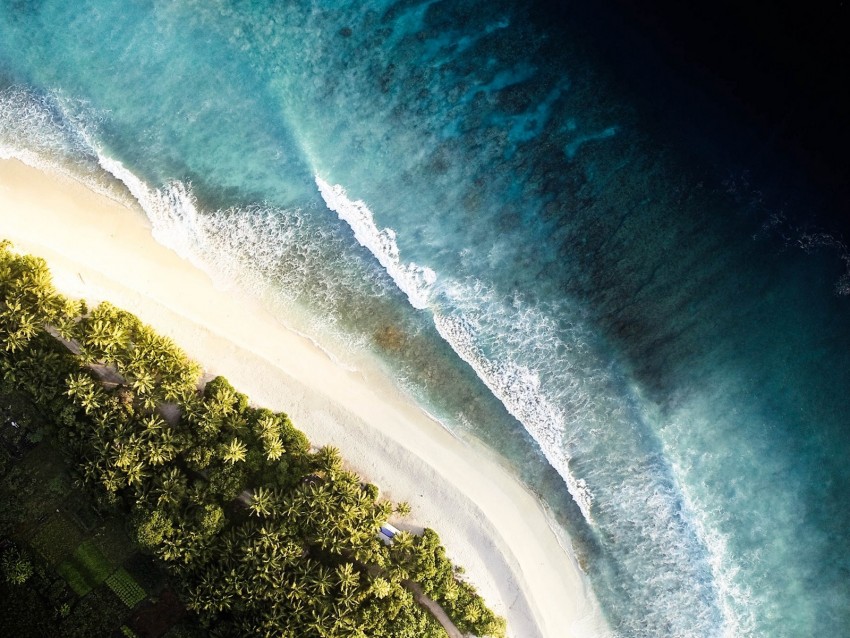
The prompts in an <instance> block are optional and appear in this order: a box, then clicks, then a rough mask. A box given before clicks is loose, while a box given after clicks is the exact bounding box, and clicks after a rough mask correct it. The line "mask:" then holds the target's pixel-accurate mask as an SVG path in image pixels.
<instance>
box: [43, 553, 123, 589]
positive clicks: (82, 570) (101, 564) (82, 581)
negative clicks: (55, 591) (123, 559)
mask: <svg viewBox="0 0 850 638" xmlns="http://www.w3.org/2000/svg"><path fill="white" fill-rule="evenodd" d="M114 569H115V568H114V566H113V565H112V563H110V562H109V561H108V560H107V559H106V557H105V556H104V555H103V553H102V552H101V551H100V550H99V549H98V548H97V546H96V545H95V544H94V542H93V541H91V540H87V541H84V542H82V543H80V545H79V546H78V547H77V549H76V550H75V551H74V554H73V555H72V556H71V557H70V558H69V559H68V560H66V561H65V562H63V563H62V564H61V565H59V567H57V568H56V571H58V572H59V574H60V575H61V576H62V578H64V579H65V580H66V581H67V582H68V584H69V585H70V586H71V589H73V590H74V591H75V592H77V594H78V595H79V596H85V595H86V594H88V593H89V592H90V591H91V590H92V589H94V588H95V587H97V586H98V585H100V584H101V583H102V582H103V581H105V580H106V579H107V577H109V575H110V574H111V573H112V572H113V571H114Z"/></svg>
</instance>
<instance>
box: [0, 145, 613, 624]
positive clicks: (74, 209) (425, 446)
mask: <svg viewBox="0 0 850 638" xmlns="http://www.w3.org/2000/svg"><path fill="white" fill-rule="evenodd" d="M0 238H6V239H10V240H12V241H13V242H14V244H15V247H16V248H17V249H18V250H20V251H22V252H28V253H32V254H34V255H38V256H41V257H44V258H45V259H46V260H47V262H48V263H49V265H50V267H51V269H52V271H53V275H54V281H55V283H56V285H57V287H58V288H59V289H60V290H62V291H63V292H64V293H66V294H68V295H69V296H73V297H78V298H85V299H86V300H88V301H89V302H96V301H101V300H109V301H111V302H112V303H114V304H115V305H117V306H119V307H122V308H125V309H127V310H129V311H131V312H133V313H134V314H136V315H137V316H138V317H139V318H141V319H142V320H143V321H145V322H146V323H149V324H150V325H152V326H153V327H154V328H155V329H156V330H157V331H159V332H160V333H162V334H166V335H168V336H170V337H171V338H173V339H174V340H175V341H176V342H177V343H178V344H179V345H180V346H181V347H182V348H183V349H184V350H186V352H188V354H189V355H190V356H191V357H192V358H194V359H196V360H197V361H199V362H200V363H201V364H202V365H203V366H205V369H206V370H207V371H208V372H209V373H212V374H223V375H225V376H226V377H227V378H228V379H229V380H230V381H231V382H232V383H233V385H234V386H236V388H237V389H238V390H240V391H242V392H244V393H246V394H247V395H249V396H250V397H251V399H252V400H253V401H254V402H255V403H256V404H257V405H261V406H266V407H269V408H271V409H274V410H280V411H285V412H287V413H288V414H289V415H290V416H291V417H292V420H293V422H294V423H295V424H296V426H297V427H299V428H300V429H302V430H303V431H304V432H305V433H306V434H307V435H308V436H309V438H310V440H311V441H312V442H313V443H314V444H316V445H323V444H326V443H330V444H333V445H336V446H337V447H339V448H340V449H341V450H342V453H343V456H344V457H345V458H346V460H347V462H348V464H349V465H350V467H351V468H352V469H354V470H356V471H357V472H358V473H360V474H361V475H362V476H364V477H366V478H368V479H369V480H370V481H373V482H375V483H377V484H378V485H379V486H381V488H382V491H383V494H384V495H386V496H388V497H390V498H392V499H394V500H407V501H409V502H410V504H411V505H412V507H413V514H412V516H411V517H410V518H409V520H407V521H404V522H402V524H400V526H401V527H405V528H408V529H414V530H415V529H418V528H421V527H422V526H428V527H432V528H434V529H435V530H437V532H438V533H439V534H440V536H441V538H442V540H443V542H444V544H445V545H446V548H447V550H448V552H449V555H450V556H451V557H452V558H453V559H454V560H455V561H457V562H458V563H460V564H462V565H463V566H464V567H465V568H466V573H467V577H468V579H469V580H470V581H471V582H472V583H473V584H475V585H476V586H477V587H478V588H479V591H481V593H482V594H483V595H484V596H485V598H486V600H487V601H488V603H489V604H491V605H492V606H493V608H494V609H495V610H496V611H497V612H498V613H500V614H502V615H504V616H506V617H507V619H508V632H509V635H511V636H515V637H517V638H534V637H541V638H549V637H552V638H555V637H558V638H560V637H570V636H574V637H583V636H605V635H608V633H609V632H608V630H607V629H606V625H605V622H604V620H603V618H602V616H601V613H600V612H599V607H598V604H597V603H596V601H595V598H594V597H593V595H592V592H591V591H590V589H589V587H588V584H587V581H586V578H585V577H584V575H583V574H582V573H581V572H580V570H579V569H578V567H577V566H576V564H575V561H574V560H573V559H572V558H571V556H570V555H569V554H568V553H567V552H566V551H565V550H564V549H563V548H562V547H561V546H560V545H559V543H558V540H557V538H556V536H555V534H554V533H553V532H552V531H551V530H550V529H549V527H548V525H547V521H546V518H545V515H544V513H543V511H542V509H541V508H540V506H539V504H538V503H537V501H536V500H535V499H534V498H533V496H532V495H531V494H530V493H528V492H527V491H526V490H525V489H524V488H523V487H522V486H521V485H520V484H519V483H518V482H517V481H516V480H515V479H513V478H512V477H511V476H510V475H508V473H507V472H505V471H504V470H503V469H502V468H501V467H500V466H499V465H498V464H497V462H496V461H495V460H494V459H493V458H492V456H491V455H490V453H489V452H487V451H485V450H481V449H475V448H473V447H472V446H470V445H469V444H466V443H462V442H460V441H458V440H456V439H455V438H453V437H452V436H451V435H450V434H448V433H447V432H446V431H445V430H444V429H443V428H442V427H441V426H439V425H438V424H437V423H435V422H434V421H432V420H431V419H429V418H428V417H427V415H425V414H424V413H423V412H422V411H421V410H420V409H419V408H418V407H417V406H416V405H414V404H413V403H412V402H411V401H409V400H408V399H406V398H405V397H403V396H402V395H401V394H400V393H399V392H398V391H397V390H396V389H395V388H394V387H393V385H392V384H391V383H390V381H389V380H388V379H386V378H382V377H381V375H380V374H379V373H377V372H376V371H369V372H368V373H367V372H363V371H358V372H351V371H347V370H345V369H343V368H342V367H340V366H338V365H336V364H335V363H333V362H332V361H331V360H330V359H329V358H328V356H327V355H325V354H324V353H323V352H322V351H321V350H319V349H318V348H316V347H315V346H314V345H313V344H311V343H310V342H309V341H308V340H306V339H304V338H302V337H300V336H298V335H296V334H295V333H293V332H291V331H289V330H287V329H286V328H285V327H284V326H283V325H282V324H281V323H280V322H279V321H278V320H277V319H275V318H273V317H272V316H270V315H269V314H268V313H267V312H266V311H265V310H263V309H262V308H260V307H259V306H258V304H257V303H256V302H254V301H252V300H251V299H246V298H244V297H242V296H240V294H239V293H238V291H232V290H229V291H222V290H220V289H217V288H216V287H215V286H214V285H213V284H212V282H211V280H210V278H209V277H208V276H207V275H206V274H205V273H203V272H202V271H200V270H198V269H196V268H195V267H193V266H192V265H190V264H189V263H188V262H186V261H185V260H183V259H181V258H180V257H178V256H177V255H176V254H175V253H173V252H171V251H170V250H168V249H166V248H164V247H163V246H161V245H160V244H158V243H156V242H155V241H154V239H153V238H152V237H151V234H150V229H149V226H148V224H147V220H146V219H145V217H144V215H143V213H142V212H141V211H139V210H131V209H128V208H125V207H123V206H121V205H119V204H117V203H115V202H113V201H111V200H109V199H107V198H105V197H103V196H100V195H97V194H95V193H93V192H92V191H90V190H88V189H87V188H85V187H84V186H82V185H80V184H78V183H76V182H72V181H69V180H67V179H65V178H59V177H56V176H53V175H49V174H46V173H43V172H41V171H38V170H35V169H33V168H30V167H27V166H24V165H23V164H20V163H19V162H16V161H13V160H2V161H0ZM405 523H407V524H405Z"/></svg>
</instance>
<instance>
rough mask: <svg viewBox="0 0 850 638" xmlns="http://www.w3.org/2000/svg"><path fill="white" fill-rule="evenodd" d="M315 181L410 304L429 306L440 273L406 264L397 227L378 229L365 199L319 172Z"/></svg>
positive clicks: (337, 212) (331, 207) (422, 307)
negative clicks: (351, 196)
mask: <svg viewBox="0 0 850 638" xmlns="http://www.w3.org/2000/svg"><path fill="white" fill-rule="evenodd" d="M316 185H317V186H318V187H319V192H320V193H321V195H322V199H324V200H325V203H326V204H327V206H328V208H330V209H331V210H332V211H334V212H335V213H336V214H337V215H339V218H340V219H341V220H343V221H345V222H346V223H347V224H348V225H349V226H351V230H353V231H354V238H355V239H356V240H357V241H358V243H359V244H360V245H361V246H363V247H364V248H366V249H368V250H369V252H371V253H372V254H373V255H374V256H375V257H376V258H377V259H378V261H379V262H380V264H381V266H383V267H384V269H385V270H386V271H387V273H389V275H390V277H392V279H393V281H394V282H395V283H396V285H397V286H398V287H399V288H400V289H401V291H402V292H404V294H406V295H407V298H408V299H409V300H410V304H411V305H412V306H413V307H414V308H416V309H418V310H424V309H425V308H427V307H428V299H429V293H430V290H431V288H432V286H433V285H434V282H436V280H437V274H436V273H435V272H434V271H433V270H431V269H430V268H428V267H423V266H418V265H416V264H414V263H410V264H403V263H402V262H401V257H400V255H399V249H398V244H397V243H396V238H395V231H394V230H393V229H392V228H384V229H382V230H378V227H377V226H376V225H375V219H374V218H373V216H372V211H370V210H369V209H368V208H367V206H366V204H365V202H363V201H361V200H356V201H352V200H351V199H349V198H348V197H347V196H346V192H345V189H344V188H343V187H342V186H340V185H339V184H335V185H334V186H331V185H330V184H328V183H327V182H326V181H324V180H323V179H322V178H321V177H319V176H316Z"/></svg>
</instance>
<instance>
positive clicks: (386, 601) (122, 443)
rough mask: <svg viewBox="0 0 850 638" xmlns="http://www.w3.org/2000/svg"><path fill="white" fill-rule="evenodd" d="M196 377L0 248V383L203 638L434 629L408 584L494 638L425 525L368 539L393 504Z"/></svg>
mask: <svg viewBox="0 0 850 638" xmlns="http://www.w3.org/2000/svg"><path fill="white" fill-rule="evenodd" d="M200 371H201V370H200V367H199V366H198V365H197V364H196V363H194V362H193V361H191V360H189V359H188V357H186V356H185V354H184V353H183V352H182V351H181V350H180V349H179V348H178V347H177V346H176V345H175V344H174V343H173V342H171V341H170V340H169V339H167V338H165V337H162V336H160V335H158V334H156V333H155V332H154V331H153V330H152V329H151V328H150V327H148V326H146V325H144V324H143V323H142V322H140V321H139V320H138V319H137V318H136V317H134V316H133V315H131V314H130V313H128V312H125V311H123V310H120V309H118V308H115V307H114V306H112V305H110V304H108V303H103V304H100V305H99V306H97V307H96V308H94V309H92V310H91V311H89V310H88V309H87V308H86V307H85V304H83V303H80V302H74V301H70V300H68V299H65V298H64V297H63V296H62V295H60V294H58V293H57V292H56V290H55V289H54V287H53V285H52V282H51V278H50V273H49V271H48V269H47V266H46V264H45V262H44V261H43V260H41V259H38V258H34V257H30V256H22V255H18V254H16V253H14V252H13V251H12V249H11V246H10V244H9V243H8V242H0V375H2V378H0V382H2V383H3V384H4V385H3V387H4V388H5V389H7V390H12V391H14V392H17V393H20V394H23V395H25V396H27V397H28V398H29V400H31V401H32V403H33V405H35V406H37V408H38V409H39V410H40V411H41V412H42V413H43V414H44V415H45V417H46V418H47V419H48V420H49V421H50V422H51V423H52V426H53V428H54V430H55V435H56V437H57V439H58V440H59V441H60V442H61V445H62V447H63V449H64V451H65V452H66V454H67V455H68V456H69V458H70V459H71V460H72V461H73V464H74V466H75V467H76V471H77V475H78V480H79V482H80V483H81V484H82V485H84V486H86V488H87V489H88V490H89V491H90V493H91V494H92V495H93V496H94V497H95V498H96V499H97V501H98V502H99V503H100V506H101V507H104V508H113V509H116V510H120V511H124V512H126V513H127V514H128V516H127V520H128V526H129V528H130V532H131V535H132V537H133V538H134V539H135V542H136V543H137V544H138V545H139V547H141V548H142V549H143V550H144V551H147V552H149V553H151V554H153V555H154V556H155V557H156V559H157V560H158V561H159V562H160V564H161V565H163V566H164V568H165V569H166V570H167V571H168V573H169V574H170V575H171V576H172V578H173V580H174V582H175V584H176V586H177V587H178V589H179V591H180V592H181V593H182V596H183V598H184V600H185V602H186V604H187V605H188V607H189V608H190V609H192V610H194V611H195V612H196V613H197V615H198V617H199V619H200V621H201V622H202V623H203V624H204V625H205V626H206V627H208V628H209V630H210V633H211V635H217V636H218V635H221V636H227V635H258V636H291V637H298V638H302V637H303V638H310V637H314V636H315V637H317V638H318V637H321V638H330V637H338V638H344V637H365V636H370V637H375V638H380V637H382V636H387V637H389V636H393V637H402V638H403V637H409V638H429V637H437V636H445V632H444V631H443V629H442V627H441V626H440V625H439V624H438V623H437V622H436V621H435V619H434V618H433V617H432V616H431V615H430V613H428V612H427V611H425V610H424V609H423V608H422V607H420V606H419V605H418V604H417V603H416V601H415V599H414V595H413V593H412V591H411V587H410V586H409V585H410V583H417V584H418V585H419V587H421V588H422V590H423V591H424V592H425V594H427V595H428V596H429V597H431V598H432V599H433V600H435V601H437V602H438V603H439V604H440V605H441V606H442V607H443V608H444V609H445V610H446V612H447V613H448V615H449V616H450V617H451V619H452V621H453V622H454V623H455V624H456V625H457V626H458V628H460V629H461V630H462V631H464V632H468V633H472V634H476V635H481V636H484V635H490V636H497V637H498V636H503V635H504V631H505V623H504V620H503V619H501V618H499V617H497V616H495V615H494V614H493V613H492V611H490V610H489V609H488V608H487V607H486V605H485V604H484V601H483V600H482V599H481V597H480V596H479V595H478V594H477V593H476V592H475V590H474V588H473V587H472V586H471V585H470V584H468V583H467V582H465V581H464V580H462V579H461V578H460V577H459V575H458V574H459V570H458V569H457V568H456V567H455V566H454V565H452V563H451V562H450V561H449V559H448V558H447V556H446V553H445V550H444V548H443V547H442V545H441V544H440V541H439V538H438V536H437V534H436V533H435V532H433V531H432V530H425V533H424V534H423V535H421V536H411V535H410V534H407V533H402V534H400V535H398V536H397V537H396V539H395V541H394V542H393V543H392V544H391V545H389V546H386V545H384V544H383V543H382V542H381V541H380V540H379V539H378V535H377V532H378V529H379V528H380V526H381V525H382V524H383V523H385V522H386V521H387V519H388V518H389V517H390V516H391V515H392V514H393V512H394V511H395V512H396V513H397V514H407V513H408V512H409V506H408V505H407V504H399V505H394V504H393V503H391V502H389V501H387V500H383V499H381V498H380V497H379V495H378V493H377V489H376V488H375V487H374V486H372V485H369V484H365V483H364V482H362V481H361V479H360V478H359V477H358V476H357V475H355V474H354V473H352V472H350V471H348V470H347V469H345V463H344V460H343V458H342V456H341V455H340V452H339V450H337V449H336V448H333V447H323V448H320V449H318V450H313V449H311V446H310V443H309V441H308V440H307V437H306V436H304V434H303V433H302V432H300V431H299V430H297V429H296V428H295V427H294V425H293V424H292V422H291V421H290V419H289V417H288V416H287V415H286V414H283V413H274V412H272V411H270V410H267V409H262V408H256V407H252V406H251V405H250V402H249V400H248V398H247V397H246V396H245V395H243V394H241V393H239V392H237V391H236V389H234V388H233V387H232V386H231V385H230V383H228V382H227V380H226V379H224V378H222V377H217V378H215V379H213V380H211V381H210V382H208V383H206V385H202V384H201V382H200ZM18 559H20V560H18ZM7 562H8V569H7ZM24 563H25V561H24V559H23V558H21V557H16V556H12V555H11V554H10V555H9V558H8V560H7V559H6V556H5V555H4V564H3V567H4V573H6V574H7V578H9V577H12V578H17V579H18V580H20V579H23V580H25V578H24V576H25V572H26V566H25V564H24ZM16 566H17V567H16ZM9 574H11V576H9Z"/></svg>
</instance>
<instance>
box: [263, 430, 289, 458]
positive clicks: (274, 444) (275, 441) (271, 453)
mask: <svg viewBox="0 0 850 638" xmlns="http://www.w3.org/2000/svg"><path fill="white" fill-rule="evenodd" d="M263 444H264V446H265V448H266V458H267V459H268V460H269V461H277V460H278V459H279V458H280V457H281V456H283V454H284V452H286V450H285V449H284V448H283V442H282V441H281V440H280V437H279V436H278V435H277V434H275V435H273V436H271V437H267V438H265V439H264V440H263Z"/></svg>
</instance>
